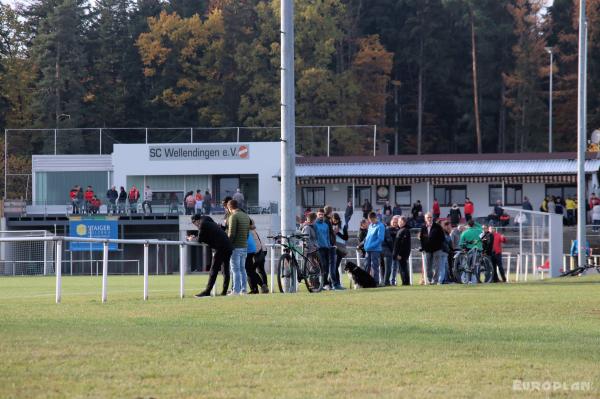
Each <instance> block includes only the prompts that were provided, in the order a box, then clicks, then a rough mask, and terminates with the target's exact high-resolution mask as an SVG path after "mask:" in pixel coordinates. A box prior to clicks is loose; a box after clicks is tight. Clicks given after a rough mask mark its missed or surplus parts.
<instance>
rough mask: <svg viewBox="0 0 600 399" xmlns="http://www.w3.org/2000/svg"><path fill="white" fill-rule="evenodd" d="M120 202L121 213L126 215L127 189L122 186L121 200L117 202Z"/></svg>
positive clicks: (119, 210)
mask: <svg viewBox="0 0 600 399" xmlns="http://www.w3.org/2000/svg"><path fill="white" fill-rule="evenodd" d="M117 201H118V202H119V209H118V212H119V213H125V203H126V202H127V192H126V191H125V187H123V186H121V191H119V198H118V200H117Z"/></svg>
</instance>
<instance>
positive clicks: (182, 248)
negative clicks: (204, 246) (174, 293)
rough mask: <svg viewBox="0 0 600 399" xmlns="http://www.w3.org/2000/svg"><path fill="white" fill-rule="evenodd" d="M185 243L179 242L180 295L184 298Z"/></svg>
mask: <svg viewBox="0 0 600 399" xmlns="http://www.w3.org/2000/svg"><path fill="white" fill-rule="evenodd" d="M185 263H186V262H185V245H183V244H179V297H180V298H181V299H183V297H184V296H185V292H184V291H185V287H184V283H185V282H184V280H185V267H186V264H185Z"/></svg>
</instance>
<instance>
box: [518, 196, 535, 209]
mask: <svg viewBox="0 0 600 399" xmlns="http://www.w3.org/2000/svg"><path fill="white" fill-rule="evenodd" d="M521 207H522V208H523V210H526V211H533V205H531V202H529V198H528V197H527V196H525V197H523V204H522V205H521Z"/></svg>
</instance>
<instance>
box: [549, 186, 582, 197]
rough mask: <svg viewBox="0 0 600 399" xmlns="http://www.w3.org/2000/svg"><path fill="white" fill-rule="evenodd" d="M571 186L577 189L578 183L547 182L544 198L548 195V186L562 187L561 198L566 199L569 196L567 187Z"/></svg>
mask: <svg viewBox="0 0 600 399" xmlns="http://www.w3.org/2000/svg"><path fill="white" fill-rule="evenodd" d="M566 187H569V188H575V191H577V185H575V184H546V185H544V198H546V197H548V195H550V194H548V188H554V189H556V188H560V194H561V195H560V198H562V199H563V200H564V199H566V198H567V197H566V196H565V188H566Z"/></svg>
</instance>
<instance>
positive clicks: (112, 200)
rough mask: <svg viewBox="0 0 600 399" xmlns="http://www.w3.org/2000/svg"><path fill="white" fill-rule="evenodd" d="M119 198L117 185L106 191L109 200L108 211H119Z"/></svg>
mask: <svg viewBox="0 0 600 399" xmlns="http://www.w3.org/2000/svg"><path fill="white" fill-rule="evenodd" d="M118 198H119V193H118V192H117V189H116V188H115V186H112V187H111V188H110V190H108V191H107V192H106V199H107V200H108V213H112V214H115V213H117V199H118Z"/></svg>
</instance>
